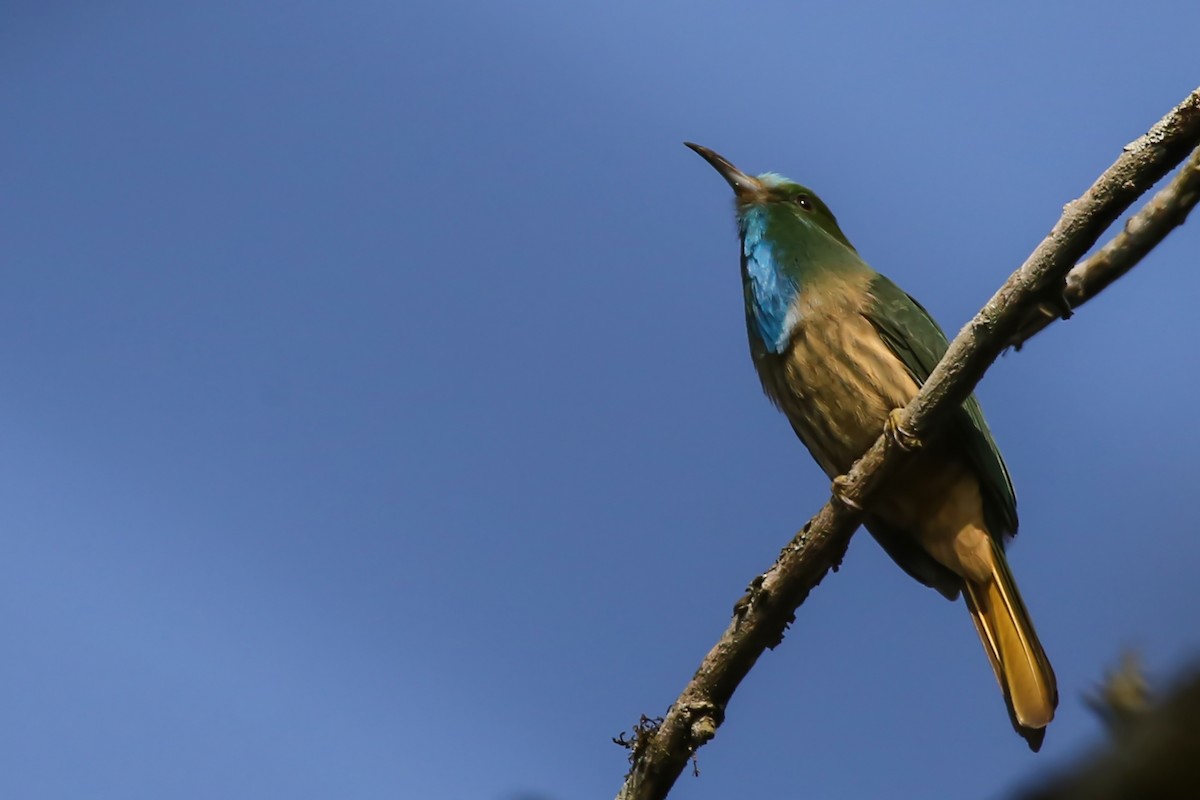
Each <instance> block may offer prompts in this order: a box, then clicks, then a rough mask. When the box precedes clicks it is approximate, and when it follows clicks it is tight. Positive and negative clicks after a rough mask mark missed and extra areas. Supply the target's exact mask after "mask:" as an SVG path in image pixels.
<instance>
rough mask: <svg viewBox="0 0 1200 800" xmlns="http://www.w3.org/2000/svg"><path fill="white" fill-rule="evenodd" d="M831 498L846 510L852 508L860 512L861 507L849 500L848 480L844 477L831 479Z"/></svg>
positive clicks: (839, 476)
mask: <svg viewBox="0 0 1200 800" xmlns="http://www.w3.org/2000/svg"><path fill="white" fill-rule="evenodd" d="M832 491H833V498H834V499H835V500H837V501H838V502H839V503H841V504H842V505H844V506H846V507H847V508H853V509H854V510H855V511H862V510H863V509H862V506H860V505H859V504H858V503H856V502H854V501H853V500H851V499H850V495H849V492H850V479H849V478H848V477H846V476H845V475H838V476H837V477H836V478H834V479H833V487H832Z"/></svg>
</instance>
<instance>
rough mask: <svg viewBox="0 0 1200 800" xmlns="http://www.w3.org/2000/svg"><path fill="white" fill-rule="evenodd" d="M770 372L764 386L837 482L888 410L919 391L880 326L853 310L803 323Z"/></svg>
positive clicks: (870, 441)
mask: <svg viewBox="0 0 1200 800" xmlns="http://www.w3.org/2000/svg"><path fill="white" fill-rule="evenodd" d="M771 371H772V372H774V373H775V374H774V375H773V376H771V379H770V380H768V376H767V375H763V376H762V377H763V383H764V386H765V387H766V388H767V391H768V393H769V394H770V395H771V396H772V399H774V400H775V402H776V403H777V404H778V405H779V407H780V408H781V409H782V410H783V412H784V413H785V414H786V415H787V417H788V419H789V420H790V421H791V423H792V427H793V428H795V430H796V433H797V434H798V435H799V437H800V439H801V440H802V441H803V442H804V443H805V445H807V446H808V449H809V450H810V451H811V452H812V454H813V456H814V458H816V460H817V463H819V464H820V465H821V467H822V469H824V470H825V472H826V473H827V474H829V475H830V476H831V477H832V476H834V475H840V474H842V473H844V472H846V471H847V470H849V468H850V466H851V465H852V464H853V463H854V461H855V460H856V459H858V457H859V456H861V455H862V454H863V453H864V452H865V451H866V450H867V448H868V447H870V446H871V444H873V443H874V441H875V440H876V439H877V438H878V437H879V435H880V433H882V431H883V425H884V422H885V421H886V419H887V415H888V413H889V412H890V411H891V410H892V409H894V408H898V407H901V406H904V405H906V404H907V403H908V401H909V400H911V399H912V398H913V396H914V395H915V394H916V393H917V389H918V386H917V383H916V381H914V380H913V378H912V376H911V375H909V373H908V371H907V370H906V369H905V368H904V365H903V363H901V361H900V360H899V359H898V358H897V357H896V356H895V355H894V354H893V353H892V351H891V350H890V349H888V347H887V345H886V344H885V343H884V341H883V340H882V339H881V338H880V337H879V333H878V332H877V331H876V330H875V328H874V326H872V325H871V323H870V322H869V321H867V319H866V318H865V317H863V316H861V315H859V314H857V313H853V312H851V313H842V314H838V315H837V316H836V317H831V316H825V317H816V318H809V319H807V320H805V321H804V322H802V323H801V324H800V325H799V326H798V328H797V330H796V332H795V334H794V336H793V338H792V342H791V347H790V348H789V349H788V350H787V351H786V352H785V353H784V354H783V355H782V357H781V358H778V359H777V361H776V363H775V364H774V365H773V367H772V369H771Z"/></svg>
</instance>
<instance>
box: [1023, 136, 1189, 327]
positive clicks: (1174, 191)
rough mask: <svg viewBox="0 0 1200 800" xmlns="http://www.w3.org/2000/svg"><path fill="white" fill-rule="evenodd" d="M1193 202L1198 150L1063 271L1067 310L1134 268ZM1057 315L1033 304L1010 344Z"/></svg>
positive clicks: (1180, 221) (1173, 226)
mask: <svg viewBox="0 0 1200 800" xmlns="http://www.w3.org/2000/svg"><path fill="white" fill-rule="evenodd" d="M1197 202H1200V148H1197V149H1195V150H1193V151H1192V156H1191V158H1189V159H1188V160H1187V163H1185V164H1184V165H1183V168H1182V169H1180V170H1179V172H1178V174H1176V175H1175V177H1174V178H1173V179H1172V180H1171V182H1170V183H1168V184H1167V185H1166V187H1164V188H1163V189H1161V190H1160V191H1159V192H1158V194H1156V195H1154V197H1153V198H1152V199H1151V200H1150V202H1148V203H1146V205H1144V206H1142V208H1141V210H1139V211H1138V212H1137V213H1136V214H1134V215H1133V216H1132V217H1130V218H1129V220H1128V221H1127V222H1126V223H1125V229H1124V230H1123V231H1121V232H1120V233H1118V234H1117V235H1116V236H1114V237H1113V238H1112V239H1110V240H1109V242H1108V243H1107V244H1106V245H1104V247H1102V248H1100V249H1099V250H1097V251H1096V252H1095V253H1094V254H1093V255H1092V256H1090V257H1088V258H1085V259H1084V260H1083V261H1081V262H1079V263H1078V264H1076V265H1075V268H1074V269H1072V270H1071V271H1070V272H1068V273H1067V282H1066V290H1065V291H1064V292H1063V299H1064V300H1065V301H1066V303H1067V306H1068V308H1070V309H1071V310H1072V311H1074V310H1075V309H1077V308H1079V307H1080V306H1081V305H1083V304H1084V303H1086V302H1087V301H1088V300H1091V299H1092V298H1093V297H1095V296H1096V295H1098V294H1099V293H1100V292H1101V291H1103V290H1104V289H1106V288H1108V286H1109V285H1110V284H1112V283H1113V281H1115V280H1116V279H1117V278H1119V277H1121V276H1122V275H1124V274H1125V273H1126V272H1129V270H1131V269H1133V268H1134V267H1135V266H1137V263H1138V262H1139V261H1141V260H1142V258H1143V257H1144V256H1145V255H1146V254H1147V253H1149V252H1150V251H1151V250H1153V249H1154V248H1155V247H1157V246H1158V243H1159V242H1161V241H1162V240H1163V239H1165V238H1166V237H1167V234H1169V233H1170V232H1171V231H1173V230H1175V229H1176V228H1178V227H1179V226H1180V225H1182V224H1183V223H1184V220H1186V219H1187V217H1188V214H1189V213H1191V210H1192V208H1194V207H1195V205H1196V203H1197ZM1060 313H1061V312H1059V313H1056V311H1055V310H1053V309H1050V308H1047V307H1045V306H1041V307H1039V308H1038V309H1037V310H1036V312H1035V313H1034V314H1032V315H1031V316H1030V317H1029V318H1028V319H1027V320H1026V322H1025V323H1024V324H1023V325H1022V326H1021V328H1020V330H1018V331H1017V334H1016V336H1015V337H1014V341H1013V343H1012V344H1013V346H1014V347H1015V348H1016V349H1017V350H1020V349H1021V348H1022V347H1023V346H1024V344H1025V342H1027V341H1029V339H1031V338H1032V337H1033V336H1035V335H1036V334H1038V333H1040V332H1041V331H1042V330H1044V329H1045V328H1046V326H1047V325H1049V324H1050V323H1051V322H1053V321H1054V320H1055V319H1057V318H1058V317H1059V316H1060Z"/></svg>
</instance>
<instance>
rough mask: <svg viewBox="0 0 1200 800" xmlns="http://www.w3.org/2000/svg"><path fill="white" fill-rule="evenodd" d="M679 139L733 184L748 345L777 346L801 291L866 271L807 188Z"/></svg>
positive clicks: (796, 316)
mask: <svg viewBox="0 0 1200 800" xmlns="http://www.w3.org/2000/svg"><path fill="white" fill-rule="evenodd" d="M684 144H686V145H687V146H688V147H690V148H692V149H693V150H695V151H696V152H697V153H699V154H700V156H701V157H702V158H703V159H704V160H705V161H707V162H708V163H709V164H711V165H712V166H713V168H714V169H716V171H717V172H719V173H721V177H723V178H724V179H725V180H726V181H727V182H728V183H729V185H730V186H732V187H733V194H734V198H735V201H736V202H735V205H736V209H737V222H738V235H739V236H740V237H741V240H742V254H741V255H742V259H741V260H742V283H743V286H744V287H745V300H746V326H747V328H748V330H749V333H750V338H751V345H752V347H755V348H757V347H758V346H759V344H756V340H757V342H759V343H761V346H762V347H763V348H765V349H766V350H767V351H768V352H772V353H782V352H783V351H784V350H785V349H786V348H787V346H788V342H789V341H790V340H791V336H792V333H793V332H794V331H795V329H796V325H797V324H798V323H799V322H800V311H799V306H798V304H797V302H796V301H797V298H799V297H800V295H801V294H802V293H810V292H812V293H816V294H813V295H809V296H812V297H816V296H819V294H820V292H822V291H828V290H829V287H830V286H831V281H832V279H835V278H837V277H838V276H845V275H847V274H848V273H857V274H868V273H871V274H873V273H872V270H871V268H870V267H868V266H867V265H866V263H864V262H863V260H862V259H861V258H859V256H858V253H857V252H855V250H854V247H853V245H851V244H850V241H849V240H848V239H847V238H846V235H845V234H844V233H842V229H841V228H839V227H838V224H837V220H836V219H834V216H833V212H831V211H830V210H829V207H828V206H826V205H825V204H824V203H823V202H821V198H819V197H817V196H816V195H815V194H813V192H812V191H811V190H810V189H807V188H805V187H803V186H801V185H800V184H798V183H794V182H792V181H790V180H788V179H787V178H784V177H783V176H781V175H776V174H775V173H773V172H767V173H764V174H762V175H758V176H756V177H752V176H750V175H747V174H746V173H744V172H742V171H741V170H740V169H738V168H737V167H735V166H734V165H733V164H731V163H729V161H728V160H726V159H725V158H723V157H721V156H720V155H718V154H716V153H714V152H713V151H712V150H709V149H708V148H707V147H701V146H700V145H698V144H692V143H690V142H685V143H684Z"/></svg>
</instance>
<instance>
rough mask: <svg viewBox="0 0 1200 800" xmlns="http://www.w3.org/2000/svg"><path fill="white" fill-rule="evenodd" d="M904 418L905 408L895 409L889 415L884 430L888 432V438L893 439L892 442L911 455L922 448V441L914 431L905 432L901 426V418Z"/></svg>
mask: <svg viewBox="0 0 1200 800" xmlns="http://www.w3.org/2000/svg"><path fill="white" fill-rule="evenodd" d="M903 416H904V409H903V408H893V409H892V410H891V412H890V413H889V414H888V415H887V421H886V422H885V423H883V429H884V430H885V431H887V434H888V436H890V437H892V441H893V442H895V443H896V446H897V447H899V448H900V449H901V450H903V451H904V452H906V453H911V452H912V451H913V450H918V449H920V447H921V440H920V439H919V438H917V435H916V434H915V433H913V432H912V431H909V430H905V428H904V426H902V425H901V424H900V418H901V417H903Z"/></svg>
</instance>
